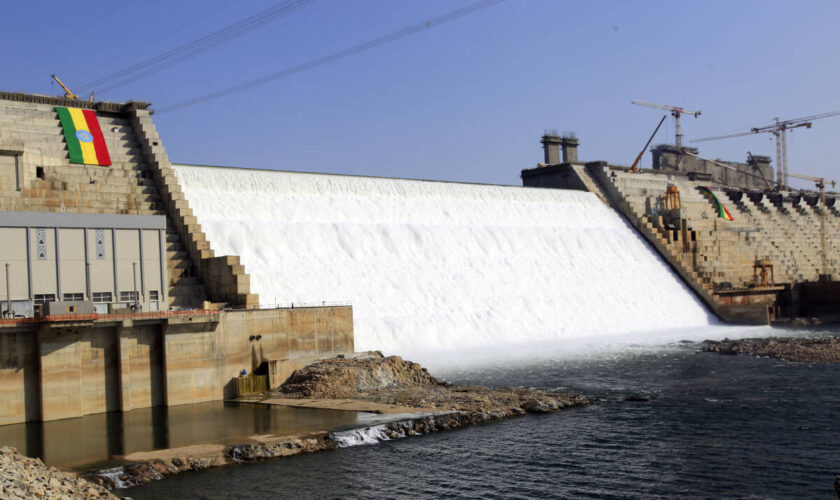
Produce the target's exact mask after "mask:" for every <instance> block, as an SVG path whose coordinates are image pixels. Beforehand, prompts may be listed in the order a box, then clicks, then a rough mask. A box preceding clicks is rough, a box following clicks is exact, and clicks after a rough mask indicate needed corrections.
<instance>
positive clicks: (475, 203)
mask: <svg viewBox="0 0 840 500" xmlns="http://www.w3.org/2000/svg"><path fill="white" fill-rule="evenodd" d="M176 171H177V174H178V177H179V180H180V182H181V184H182V186H183V189H184V192H185V194H186V197H187V199H188V200H189V202H190V204H191V206H192V208H193V210H194V212H195V214H196V215H197V216H198V221H199V223H200V224H201V225H202V228H203V229H204V231H205V232H206V234H207V237H208V239H209V240H210V242H211V244H212V245H213V248H214V249H215V250H216V255H230V254H232V255H239V256H240V257H241V262H242V264H244V265H245V268H246V271H247V272H248V273H249V274H250V275H251V290H252V292H254V293H258V294H259V295H260V300H261V302H262V303H263V304H273V303H274V302H275V301H278V302H280V303H282V304H289V303H297V304H304V303H308V304H312V303H318V304H320V303H322V301H326V302H327V303H330V302H349V303H352V305H353V311H354V320H355V339H356V350H369V349H379V350H382V351H383V352H385V353H386V354H387V353H392V354H400V355H403V356H406V357H409V358H411V357H412V356H413V355H415V354H417V353H419V352H428V351H433V350H442V351H453V350H460V349H464V350H469V349H476V348H480V347H483V346H504V345H515V344H527V343H539V342H554V341H563V342H565V341H568V340H573V339H578V340H579V339H587V338H597V337H599V336H616V335H619V336H620V335H625V336H626V335H630V336H632V334H634V333H635V332H645V333H644V335H647V336H649V335H651V333H650V332H656V331H665V330H673V329H679V328H693V327H702V326H705V325H708V324H710V322H714V320H713V319H712V317H711V316H710V315H709V313H708V312H707V311H706V310H705V309H704V307H703V306H702V305H701V304H700V302H699V301H698V300H697V299H696V298H695V297H694V296H693V295H692V293H691V292H690V291H689V290H688V289H687V288H686V287H685V286H684V285H683V284H682V282H681V281H680V280H679V278H678V277H677V276H676V275H675V274H674V273H673V272H672V271H671V270H670V269H669V268H668V266H667V265H666V264H665V263H664V262H663V261H662V260H661V259H660V258H659V256H658V255H656V254H655V252H654V251H653V250H652V249H651V248H650V247H649V246H648V245H647V244H646V243H645V242H644V241H643V240H642V239H641V237H639V236H638V235H637V234H636V233H635V232H634V230H633V229H632V228H631V227H630V226H628V225H627V223H626V222H625V221H624V220H623V219H622V218H621V216H620V215H618V214H617V213H616V212H615V211H613V210H612V209H610V208H609V207H607V206H605V205H604V204H603V203H601V202H600V201H599V200H598V199H597V198H596V197H595V196H594V195H593V194H591V193H586V192H580V191H566V190H553V189H534V188H521V187H513V186H493V185H476V184H459V183H448V182H433V181H416V180H400V179H386V178H369V177H353V176H340V175H326V174H305V173H295V172H279V171H259V170H245V169H231V168H212V167H194V166H177V167H176Z"/></svg>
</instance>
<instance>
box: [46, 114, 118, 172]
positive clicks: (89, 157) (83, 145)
mask: <svg viewBox="0 0 840 500" xmlns="http://www.w3.org/2000/svg"><path fill="white" fill-rule="evenodd" d="M55 111H56V113H58V118H59V120H61V126H62V127H63V128H64V138H65V139H66V140H67V151H68V152H69V153H70V163H81V164H85V165H103V166H106V165H110V164H111V157H110V156H109V155H108V146H107V145H105V139H104V138H103V137H102V130H101V129H100V128H99V120H97V119H96V113H95V112H94V111H93V110H92V109H79V108H62V107H59V106H56V107H55Z"/></svg>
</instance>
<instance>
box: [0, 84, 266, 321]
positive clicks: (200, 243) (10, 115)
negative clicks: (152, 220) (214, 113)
mask: <svg viewBox="0 0 840 500" xmlns="http://www.w3.org/2000/svg"><path fill="white" fill-rule="evenodd" d="M2 97H7V95H5V94H4V95H3V96H0V149H2V148H6V149H13V150H17V151H20V152H21V153H22V154H19V155H18V156H17V158H15V157H14V156H9V155H0V167H2V168H0V210H3V211H32V212H68V213H98V214H131V215H165V216H166V242H165V243H166V244H165V247H166V252H167V256H168V257H169V259H168V260H167V271H168V277H169V278H168V279H169V284H168V300H169V303H168V305H169V306H170V307H177V308H200V307H202V306H203V305H204V302H205V301H207V300H211V301H215V302H217V305H218V306H221V305H223V304H224V305H230V304H233V305H242V306H245V304H246V303H247V304H250V305H253V304H256V303H258V299H257V297H256V296H254V295H253V294H250V293H249V292H248V284H249V280H248V275H247V274H246V273H245V271H244V268H243V267H242V266H241V265H239V262H238V260H237V258H235V257H219V258H216V257H215V256H214V255H213V251H212V250H211V249H210V244H209V242H207V239H206V237H205V236H204V233H203V232H201V228H200V226H199V225H198V221H197V220H196V218H195V216H194V215H193V214H192V211H191V210H190V209H189V205H188V203H187V201H186V200H185V199H184V196H183V193H182V192H181V190H180V187H179V186H178V181H177V179H176V178H175V174H174V170H173V169H172V167H171V165H169V161H168V159H167V158H166V154H165V152H164V151H163V147H162V145H161V143H160V139H159V137H158V135H157V132H156V131H155V129H154V125H153V124H152V122H151V118H150V116H149V112H148V111H147V110H145V109H140V108H142V106H141V107H140V108H138V107H137V106H131V105H129V106H123V105H107V104H106V105H105V106H104V108H103V107H101V106H100V104H99V103H97V104H90V103H87V102H85V101H73V100H67V99H60V98H40V97H39V98H32V97H31V96H21V95H19V94H16V95H11V96H8V97H9V98H8V99H7V98H2ZM56 105H59V106H69V107H93V108H95V109H97V118H98V121H99V124H100V128H101V129H102V133H103V137H104V139H105V142H106V144H107V146H108V152H109V156H110V157H111V162H112V164H111V165H110V166H106V167H103V166H92V165H77V164H70V163H69V162H68V153H67V145H66V143H65V141H64V132H63V129H62V127H61V123H60V121H59V119H58V117H57V114H56V112H55V106H56ZM138 114H139V115H140V116H138ZM16 165H17V166H18V167H17V171H16V168H15V166H16ZM202 270H205V272H206V273H209V275H210V277H212V278H213V280H214V281H212V282H211V283H210V285H209V286H210V288H211V289H210V290H208V283H207V280H205V279H203V276H205V274H204V273H202Z"/></svg>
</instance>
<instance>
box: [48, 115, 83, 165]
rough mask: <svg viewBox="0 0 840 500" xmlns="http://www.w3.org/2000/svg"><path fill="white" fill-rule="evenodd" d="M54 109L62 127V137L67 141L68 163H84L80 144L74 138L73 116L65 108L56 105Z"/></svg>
mask: <svg viewBox="0 0 840 500" xmlns="http://www.w3.org/2000/svg"><path fill="white" fill-rule="evenodd" d="M55 111H56V112H57V113H58V118H59V120H61V126H62V127H63V128H64V139H65V140H66V141H67V152H68V153H70V163H84V162H85V159H84V157H83V156H82V146H81V145H80V144H79V139H77V138H76V126H75V125H73V118H72V117H71V116H70V112H69V111H67V108H59V107H58V106H56V108H55Z"/></svg>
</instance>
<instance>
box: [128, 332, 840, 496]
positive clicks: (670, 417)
mask: <svg viewBox="0 0 840 500" xmlns="http://www.w3.org/2000/svg"><path fill="white" fill-rule="evenodd" d="M835 333H836V332H835ZM697 349H698V345H697V344H696V343H688V342H684V343H672V344H668V345H664V346H659V347H654V346H638V347H633V346H629V347H626V348H623V349H621V350H618V351H614V352H612V353H605V352H602V353H599V354H596V355H593V356H590V357H577V358H572V359H569V358H558V359H549V358H548V357H543V358H542V359H541V360H540V361H538V362H533V363H527V362H523V361H522V360H518V361H515V362H510V363H507V364H501V365H500V364H498V363H496V364H494V365H492V367H490V366H489V365H486V366H484V367H482V366H481V365H475V366H471V367H469V368H464V369H460V370H452V369H450V370H448V371H444V375H445V376H446V378H447V379H448V380H450V381H453V382H457V383H467V384H485V385H491V386H522V387H536V388H542V389H554V390H558V389H559V390H572V391H580V392H582V393H584V394H586V395H589V396H591V397H594V398H597V399H598V401H599V402H598V404H595V405H593V406H590V407H586V408H582V409H575V410H570V411H565V412H561V413H557V414H551V415H542V416H533V415H529V416H526V417H522V418H517V419H512V420H508V421H505V422H501V423H497V424H489V425H482V426H476V427H472V428H467V429H460V430H454V431H446V432H440V433H437V434H432V435H429V436H422V437H411V438H406V439H401V440H397V441H386V442H381V443H379V444H375V445H370V446H357V447H352V448H343V449H339V450H335V451H331V452H326V453H318V454H314V455H308V456H301V457H293V458H288V459H279V460H271V461H266V462H263V463H259V464H252V465H247V466H237V467H228V468H222V469H215V470H208V471H203V472H198V473H189V474H183V475H180V476H176V477H172V478H169V479H165V480H163V481H159V482H156V483H152V484H149V485H147V486H143V487H139V488H134V489H130V490H124V491H123V492H122V494H123V495H128V496H131V497H132V498H135V499H146V498H148V499H151V498H205V499H217V498H218V499H221V498H249V499H253V498H278V497H290V498H354V497H355V498H364V497H389V498H398V497H426V498H431V497H459V498H543V497H554V498H657V497H661V498H833V495H834V492H833V490H832V482H833V480H834V475H835V473H837V472H840V431H838V426H837V422H838V420H837V419H838V415H840V365H818V364H804V363H791V362H786V361H780V360H774V359H768V358H754V357H750V356H722V355H716V354H707V353H698V352H697ZM634 394H636V395H643V396H645V397H649V398H651V399H650V401H627V400H626V399H627V396H629V395H634Z"/></svg>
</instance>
